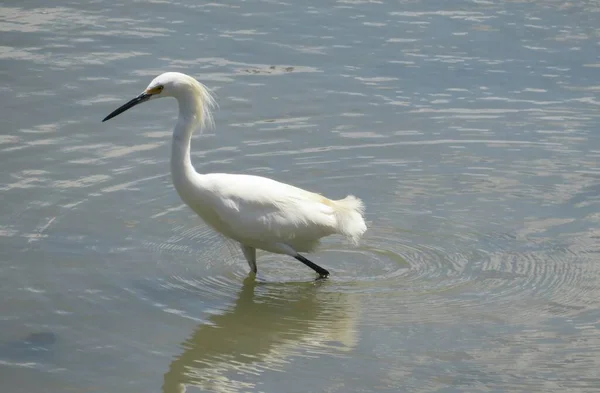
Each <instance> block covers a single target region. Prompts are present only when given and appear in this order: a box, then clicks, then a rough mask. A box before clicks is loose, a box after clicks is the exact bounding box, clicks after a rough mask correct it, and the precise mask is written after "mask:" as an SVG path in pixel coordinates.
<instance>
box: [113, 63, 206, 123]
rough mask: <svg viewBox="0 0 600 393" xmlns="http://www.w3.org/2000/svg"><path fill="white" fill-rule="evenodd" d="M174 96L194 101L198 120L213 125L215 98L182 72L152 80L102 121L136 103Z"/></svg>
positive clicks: (179, 99)
mask: <svg viewBox="0 0 600 393" xmlns="http://www.w3.org/2000/svg"><path fill="white" fill-rule="evenodd" d="M164 97H174V98H176V99H177V100H178V101H180V104H181V101H185V102H186V103H189V102H193V103H194V105H193V106H194V109H195V113H194V115H195V116H196V117H197V120H198V121H199V122H200V125H201V126H204V125H212V116H211V113H210V109H212V108H213V107H214V106H215V100H214V98H213V97H212V95H211V94H210V92H209V91H208V89H207V88H206V87H205V86H204V85H203V84H202V83H200V82H198V81H197V80H196V79H194V78H192V77H191V76H189V75H186V74H182V73H180V72H165V73H164V74H160V75H159V76H157V77H156V78H154V79H153V80H152V82H150V84H149V85H148V87H146V89H145V90H144V91H143V92H142V93H141V94H139V95H138V96H137V97H135V98H133V99H132V100H130V101H129V102H127V103H125V104H124V105H122V106H120V107H119V108H117V109H115V110H114V111H113V112H111V113H110V114H109V115H108V116H106V117H105V118H104V119H103V120H102V121H103V122H105V121H107V120H110V119H112V118H113V117H115V116H117V115H120V114H121V113H123V112H125V111H126V110H128V109H131V108H133V107H134V106H136V105H139V104H141V103H144V102H146V101H150V100H153V99H156V98H164Z"/></svg>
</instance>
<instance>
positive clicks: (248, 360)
mask: <svg viewBox="0 0 600 393" xmlns="http://www.w3.org/2000/svg"><path fill="white" fill-rule="evenodd" d="M326 285H328V283H326V282H325V283H318V284H317V285H315V284H313V283H297V284H290V283H286V284H261V283H257V282H256V281H255V280H254V279H252V278H247V279H246V280H245V281H244V285H243V287H242V290H241V291H240V293H239V297H238V299H237V301H236V303H235V305H234V307H233V308H232V309H231V310H229V311H227V312H225V313H224V314H221V315H215V316H214V317H212V318H210V324H202V325H200V326H199V327H198V329H197V330H196V331H195V332H194V333H193V334H192V336H191V337H189V338H188V339H187V340H186V341H185V342H183V344H182V346H183V347H184V348H185V350H184V352H183V353H182V354H181V355H179V356H178V357H177V358H176V359H175V360H173V362H172V363H171V365H170V367H169V371H168V372H167V373H166V374H165V376H164V385H163V392H164V393H175V392H184V391H186V387H187V386H196V387H198V388H201V389H203V390H208V391H214V392H236V391H238V390H239V389H248V388H252V387H254V383H252V381H251V380H250V376H251V375H257V374H260V373H262V372H263V371H265V370H280V369H281V366H282V365H283V364H285V363H287V361H288V358H289V357H290V356H294V355H296V356H302V355H303V354H310V355H311V356H314V355H315V354H327V353H331V354H333V353H335V352H337V351H340V350H342V351H346V350H350V349H352V348H353V347H354V346H355V344H356V329H355V327H356V322H357V317H358V307H357V303H356V299H354V298H353V297H352V295H351V294H344V293H330V292H325V291H323V290H322V289H324V288H325V287H324V286H326ZM233 374H235V378H236V380H234V379H232V378H233Z"/></svg>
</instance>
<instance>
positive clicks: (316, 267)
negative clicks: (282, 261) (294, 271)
mask: <svg viewBox="0 0 600 393" xmlns="http://www.w3.org/2000/svg"><path fill="white" fill-rule="evenodd" d="M294 258H296V259H297V260H299V261H300V262H302V263H303V264H305V265H306V266H308V267H309V268H311V269H312V270H314V271H315V272H317V273H318V274H319V279H323V278H327V276H329V272H328V271H327V270H325V269H323V268H322V267H321V266H319V265H317V264H316V263H313V262H311V261H309V260H308V259H306V258H304V257H303V256H302V255H300V254H298V255H296V256H295V257H294Z"/></svg>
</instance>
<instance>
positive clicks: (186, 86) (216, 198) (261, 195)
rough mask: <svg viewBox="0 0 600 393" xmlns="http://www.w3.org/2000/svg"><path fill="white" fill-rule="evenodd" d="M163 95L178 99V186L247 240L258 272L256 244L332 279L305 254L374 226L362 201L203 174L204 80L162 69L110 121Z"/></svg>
mask: <svg viewBox="0 0 600 393" xmlns="http://www.w3.org/2000/svg"><path fill="white" fill-rule="evenodd" d="M161 97H174V98H175V99H177V101H178V103H179V119H178V121H177V124H176V126H175V129H174V130H173V143H172V152H171V176H172V179H173V185H174V186H175V189H176V190H177V192H178V194H179V196H180V197H181V199H182V200H183V201H184V202H185V203H186V204H187V205H188V206H189V207H190V208H191V209H192V210H194V212H196V213H197V214H198V215H199V216H200V217H201V218H202V219H203V220H204V221H205V222H206V223H207V224H208V225H210V226H211V227H212V228H213V229H214V230H216V231H218V232H220V233H221V234H223V235H225V236H227V237H229V238H231V239H233V240H236V241H238V242H239V243H240V245H241V247H242V251H243V253H244V256H245V257H246V260H247V261H248V264H249V266H250V269H251V271H252V272H253V273H256V271H257V267H256V249H261V250H265V251H269V252H273V253H278V254H286V255H290V256H293V257H294V258H296V259H298V260H299V261H301V262H302V263H304V264H306V265H307V266H309V267H311V268H312V269H314V270H315V271H316V272H317V273H319V274H320V275H321V276H322V277H325V276H327V275H329V272H328V271H327V270H325V269H323V268H322V267H320V266H318V265H316V264H314V263H312V262H310V261H309V260H308V259H306V258H305V257H303V256H302V255H300V254H299V253H300V252H310V251H313V250H314V249H315V248H316V247H317V246H318V244H319V240H320V239H321V238H323V237H325V236H329V235H332V234H341V235H344V236H346V238H348V239H349V240H350V241H352V242H353V243H354V244H356V243H357V242H358V241H359V239H360V237H361V236H362V235H363V233H364V232H365V231H366V230H367V227H366V225H365V222H364V219H363V211H364V208H363V204H362V201H361V200H360V199H358V198H356V197H354V196H352V195H349V196H347V197H346V198H344V199H340V200H331V199H328V198H325V197H324V196H322V195H320V194H316V193H313V192H310V191H306V190H303V189H300V188H297V187H294V186H291V185H288V184H284V183H280V182H278V181H275V180H272V179H268V178H265V177H260V176H251V175H238V174H226V173H210V174H199V173H197V172H196V171H195V169H194V167H193V166H192V163H191V160H190V141H191V137H192V133H193V132H194V130H195V129H196V128H203V127H205V126H209V125H212V116H211V109H212V107H213V106H214V105H215V101H214V99H213V97H212V96H211V95H210V93H209V91H208V90H207V89H206V88H205V87H204V85H202V84H201V83H200V82H198V81H196V80H195V79H194V78H192V77H190V76H188V75H185V74H181V73H176V72H167V73H164V74H161V75H159V76H158V77H156V78H155V79H154V80H153V81H152V82H151V83H150V85H148V87H147V88H146V90H145V91H144V92H143V93H142V94H140V95H139V96H137V97H136V98H134V99H133V100H131V101H129V102H128V103H126V104H125V105H123V106H121V107H120V108H118V109H116V110H115V111H114V112H112V113H111V114H110V115H108V116H107V117H106V118H105V119H104V120H103V121H106V120H109V119H111V118H113V117H115V116H117V115H118V114H120V113H122V112H124V111H126V110H127V109H129V108H132V107H133V106H135V105H137V104H140V103H142V102H145V101H148V100H151V99H154V98H161Z"/></svg>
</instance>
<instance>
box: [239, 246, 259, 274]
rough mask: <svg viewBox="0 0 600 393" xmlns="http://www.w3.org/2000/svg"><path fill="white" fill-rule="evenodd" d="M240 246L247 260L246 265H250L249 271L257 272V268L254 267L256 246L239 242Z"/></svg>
mask: <svg viewBox="0 0 600 393" xmlns="http://www.w3.org/2000/svg"><path fill="white" fill-rule="evenodd" d="M241 246H242V252H243V253H244V256H245V257H246V261H248V266H250V272H251V273H254V274H256V272H258V269H257V268H256V248H254V247H249V246H246V245H244V244H241Z"/></svg>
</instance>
